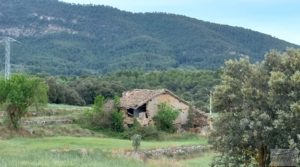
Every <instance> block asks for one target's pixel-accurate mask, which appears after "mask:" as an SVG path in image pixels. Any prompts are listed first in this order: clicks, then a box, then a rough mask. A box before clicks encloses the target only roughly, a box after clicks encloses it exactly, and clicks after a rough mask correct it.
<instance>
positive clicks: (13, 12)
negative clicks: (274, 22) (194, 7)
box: [0, 0, 298, 75]
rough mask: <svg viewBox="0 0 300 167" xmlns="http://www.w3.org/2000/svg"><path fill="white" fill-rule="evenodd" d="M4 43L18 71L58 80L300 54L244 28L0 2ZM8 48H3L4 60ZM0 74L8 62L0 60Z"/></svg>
mask: <svg viewBox="0 0 300 167" xmlns="http://www.w3.org/2000/svg"><path fill="white" fill-rule="evenodd" d="M0 4H1V5H0V37H1V36H2V37H3V36H11V37H13V38H15V39H17V40H18V41H20V42H21V43H14V44H13V45H12V48H13V50H12V57H13V58H12V63H13V71H25V72H31V73H48V74H52V75H84V74H99V73H107V72H112V71H121V70H127V69H131V70H133V69H134V70H143V71H151V70H165V69H173V68H185V69H199V68H200V69H217V68H218V67H220V66H221V65H222V64H223V63H224V60H225V59H229V58H237V57H241V56H244V55H249V56H250V57H251V60H253V61H257V60H261V59H262V58H263V55H264V54H265V52H266V51H269V50H270V49H277V50H284V49H285V48H286V47H298V46H296V45H293V44H291V43H288V42H285V41H282V40H279V39H276V38H273V37H271V36H269V35H266V34H262V33H259V32H255V31H251V30H247V29H244V28H238V27H231V26H226V25H219V24H214V23H209V22H204V21H200V20H197V19H193V18H188V17H185V16H179V15H174V14H164V13H130V12H124V11H120V10H118V9H115V8H111V7H107V6H92V5H85V6H83V5H74V4H67V3H62V2H59V1H57V0H9V1H7V0H0ZM2 53H4V47H3V45H1V46H0V55H1V59H3V56H2V55H3V54H2ZM0 62H1V64H0V66H1V70H2V69H3V61H0Z"/></svg>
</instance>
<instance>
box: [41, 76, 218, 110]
mask: <svg viewBox="0 0 300 167" xmlns="http://www.w3.org/2000/svg"><path fill="white" fill-rule="evenodd" d="M45 80H46V82H47V84H48V86H49V93H48V96H49V101H50V102H51V103H65V104H73V105H89V104H92V103H93V102H94V99H95V97H96V96H98V95H102V96H104V97H105V98H110V99H113V98H114V96H121V94H122V92H123V91H126V90H131V89H136V88H140V89H158V88H166V89H169V90H171V91H173V92H174V93H175V94H177V95H178V96H180V97H182V98H183V99H185V100H187V101H189V102H191V103H192V104H194V105H196V106H197V107H199V108H201V109H202V110H205V111H207V109H208V105H209V104H208V97H209V91H210V90H211V88H212V87H213V86H215V85H216V84H218V83H219V73H218V72H213V71H204V70H203V71H186V70H171V71H165V72H158V71H157V72H149V73H143V72H131V71H127V72H119V73H114V74H110V75H104V76H102V77H45Z"/></svg>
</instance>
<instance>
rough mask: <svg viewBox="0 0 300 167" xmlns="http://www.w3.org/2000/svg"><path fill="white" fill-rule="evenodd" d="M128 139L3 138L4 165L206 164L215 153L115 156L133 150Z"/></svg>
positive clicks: (0, 151) (165, 143)
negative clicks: (144, 157) (142, 158)
mask: <svg viewBox="0 0 300 167" xmlns="http://www.w3.org/2000/svg"><path fill="white" fill-rule="evenodd" d="M192 144H207V140H206V139H205V138H203V139H200V140H185V141H160V142H157V141H144V142H142V145H141V149H151V148H162V147H170V146H180V145H192ZM131 149H132V147H131V142H130V141H129V140H120V139H113V138H95V137H46V138H13V139H9V140H0V157H1V158H0V164H1V167H6V166H7V167H19V166H21V167H34V166H45V167H48V166H49V167H50V166H51V167H52V166H61V167H65V166H86V167H88V166H89V167H93V166H97V167H99V166H100V167H101V166H103V167H104V166H105V167H106V166H110V167H122V166H126V167H131V166H132V167H135V166H146V167H148V166H162V165H163V166H191V167H193V166H200V167H202V166H203V167H206V166H208V163H209V162H210V161H211V158H212V155H213V153H206V154H204V155H203V156H201V157H199V158H196V159H189V160H180V161H174V160H170V159H162V160H151V161H149V162H147V163H144V162H142V161H139V160H136V159H130V158H124V157H117V156H113V155H112V154H111V152H113V153H116V152H120V151H124V150H131Z"/></svg>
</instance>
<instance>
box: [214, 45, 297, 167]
mask: <svg viewBox="0 0 300 167" xmlns="http://www.w3.org/2000/svg"><path fill="white" fill-rule="evenodd" d="M221 78H222V81H221V84H219V85H218V86H216V88H215V91H214V110H215V111H217V112H220V115H219V117H218V118H217V120H215V123H214V127H215V131H214V132H213V134H212V143H213V145H214V146H215V148H216V149H217V150H218V151H220V152H221V156H219V157H218V158H216V159H215V161H214V166H224V165H225V166H241V165H244V166H250V165H253V164H256V165H259V166H261V167H265V166H268V164H269V163H270V149H275V148H283V149H286V148H293V149H300V145H299V144H300V142H299V141H300V139H299V138H298V137H297V135H299V134H300V126H299V125H300V124H299V120H300V50H293V49H290V50H288V51H287V52H284V53H278V52H275V51H271V52H269V53H268V54H266V56H265V60H264V61H262V62H260V63H256V64H251V63H250V62H249V59H247V58H241V59H240V60H230V61H227V62H226V63H225V67H224V69H223V74H222V77H221Z"/></svg>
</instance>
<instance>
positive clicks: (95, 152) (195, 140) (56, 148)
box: [0, 104, 215, 167]
mask: <svg viewBox="0 0 300 167" xmlns="http://www.w3.org/2000/svg"><path fill="white" fill-rule="evenodd" d="M87 108H89V107H77V106H69V105H55V104H49V105H48V106H46V107H45V108H43V110H42V111H41V112H39V113H38V115H36V116H30V115H29V116H28V117H26V118H24V119H29V120H30V119H31V120H35V121H37V120H43V119H47V120H50V119H61V118H69V117H71V118H72V117H74V118H77V117H78V115H79V114H81V113H82V112H83V111H84V110H85V109H87ZM34 112H36V111H35V108H33V109H32V113H34ZM2 121H3V119H2V118H0V122H2ZM29 129H30V130H34V132H35V133H34V134H33V135H28V134H27V135H25V136H27V137H17V136H20V134H19V132H14V133H13V135H12V134H11V132H10V131H9V130H8V129H7V128H5V126H4V125H1V123H0V131H1V132H0V167H53V166H55V167H73V166H74V167H77V166H80V167H81V166H83V167H123V166H125V167H156V166H159V167H160V166H163V167H168V166H170V167H208V166H209V163H210V162H211V160H212V157H213V156H214V155H215V154H214V153H212V152H207V153H204V154H203V155H202V156H200V157H196V158H190V159H184V160H183V159H181V160H175V159H167V158H162V159H159V160H147V161H146V162H143V161H142V160H139V159H132V158H129V157H125V156H124V155H123V154H121V153H123V152H124V151H131V150H132V146H131V141H130V140H122V139H116V138H112V137H106V135H105V134H103V133H101V132H93V131H90V130H88V129H84V128H82V127H80V126H79V125H78V124H57V125H56V124H53V125H35V124H33V125H27V126H25V125H24V126H23V131H24V130H29ZM27 133H28V132H27ZM60 135H61V136H60ZM28 136H31V137H28ZM42 136H47V137H42ZM75 136H80V137H75ZM1 138H2V139H1ZM182 145H207V138H205V137H198V136H197V135H192V134H188V133H187V134H173V135H170V134H168V135H165V137H164V140H162V141H142V144H141V148H140V149H142V150H145V149H155V148H163V147H175V146H182ZM121 155H123V156H121Z"/></svg>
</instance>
